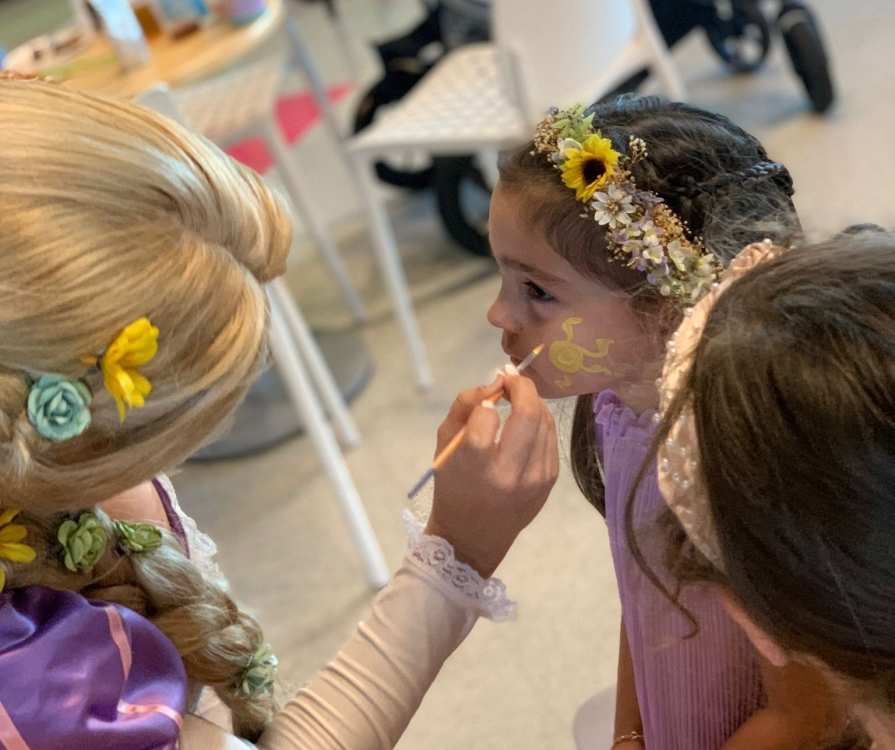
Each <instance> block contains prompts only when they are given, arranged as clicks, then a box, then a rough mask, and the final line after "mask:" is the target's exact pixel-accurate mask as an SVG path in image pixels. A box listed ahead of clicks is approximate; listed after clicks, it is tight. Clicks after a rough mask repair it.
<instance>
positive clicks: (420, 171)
mask: <svg viewBox="0 0 895 750" xmlns="http://www.w3.org/2000/svg"><path fill="white" fill-rule="evenodd" d="M393 101H395V97H394V96H393V95H391V96H390V92H388V91H387V90H386V89H385V88H384V87H383V86H382V83H381V82H380V83H378V84H376V85H375V86H373V88H371V89H370V90H369V91H368V92H367V93H366V95H365V96H364V98H363V99H361V102H360V104H359V105H358V107H357V113H356V114H355V117H354V132H355V133H359V132H360V131H361V130H363V129H364V128H365V127H367V126H368V125H369V124H370V123H372V122H373V119H374V118H375V117H376V112H377V111H378V110H379V109H380V107H382V106H383V105H388V104H390V103H391V102H393ZM418 161H419V160H414V161H413V162H412V163H408V164H403V163H400V162H394V161H389V162H384V161H378V162H376V176H377V177H378V178H379V179H380V180H382V181H383V182H387V183H388V184H389V185H394V186H395V187H400V188H407V189H408V190H423V189H424V188H427V187H429V186H430V185H431V184H432V177H433V174H434V172H435V170H434V168H433V167H432V165H431V163H430V162H426V163H422V164H420V163H417V162H418Z"/></svg>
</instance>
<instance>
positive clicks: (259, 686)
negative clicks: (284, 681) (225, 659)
mask: <svg viewBox="0 0 895 750" xmlns="http://www.w3.org/2000/svg"><path fill="white" fill-rule="evenodd" d="M277 664H278V661H277V657H276V656H275V655H274V652H273V649H272V648H271V647H270V644H269V643H264V644H262V645H261V646H259V647H258V649H257V650H256V651H255V653H254V654H252V658H251V660H250V661H249V663H248V666H246V668H245V671H244V672H243V673H242V679H241V680H240V682H239V685H238V686H237V688H236V692H238V693H239V694H240V695H242V696H245V697H247V698H251V697H253V696H256V695H260V694H261V693H266V692H267V691H268V690H270V688H271V686H272V685H273V683H274V681H275V680H276V679H277Z"/></svg>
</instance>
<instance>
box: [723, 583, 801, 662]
mask: <svg viewBox="0 0 895 750" xmlns="http://www.w3.org/2000/svg"><path fill="white" fill-rule="evenodd" d="M721 602H722V603H723V605H724V609H725V610H726V612H727V614H728V615H730V619H732V620H733V621H734V622H735V623H736V624H737V625H739V626H740V627H741V628H742V629H743V630H744V631H745V633H746V635H747V636H749V640H750V641H752V645H753V646H755V648H756V649H757V650H758V653H760V654H761V655H762V656H763V657H764V658H765V659H767V660H768V661H769V662H770V663H771V664H772V665H774V666H775V667H783V666H786V664H787V662H789V656H788V655H787V653H786V651H784V650H783V648H782V647H781V646H780V644H779V643H777V641H775V640H774V639H773V638H772V637H771V636H770V635H768V634H767V633H766V632H765V631H764V630H762V629H761V628H760V627H759V626H758V625H756V624H755V621H754V620H753V619H752V618H751V617H750V616H749V614H748V613H747V612H746V610H745V608H744V607H743V605H742V603H741V602H740V600H739V599H737V598H736V597H735V596H734V595H733V594H731V593H730V592H729V591H727V590H726V589H724V590H723V591H722V592H721Z"/></svg>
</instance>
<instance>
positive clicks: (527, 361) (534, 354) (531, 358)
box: [517, 344, 544, 372]
mask: <svg viewBox="0 0 895 750" xmlns="http://www.w3.org/2000/svg"><path fill="white" fill-rule="evenodd" d="M543 349H544V345H543V344H538V345H537V346H536V347H535V348H534V349H533V350H532V352H531V354H529V355H528V356H527V357H526V358H525V359H523V360H522V362H520V363H519V367H518V368H517V371H518V372H522V371H523V370H524V369H525V368H526V367H528V366H529V365H530V364H531V363H532V362H534V359H535V357H537V356H538V355H539V354H540V353H541V351H542V350H543Z"/></svg>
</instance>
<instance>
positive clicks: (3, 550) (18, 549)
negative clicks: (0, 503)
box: [0, 510, 36, 591]
mask: <svg viewBox="0 0 895 750" xmlns="http://www.w3.org/2000/svg"><path fill="white" fill-rule="evenodd" d="M18 513H19V511H17V510H4V511H3V512H2V513H0V557H2V558H3V559H4V560H9V561H10V562H22V563H30V562H32V561H33V560H34V558H35V556H36V553H35V551H34V550H33V549H31V547H29V546H28V545H27V544H21V541H22V540H23V539H24V538H25V536H26V535H27V534H28V529H26V528H25V527H24V526H22V525H21V524H18V523H10V521H12V519H13V518H15V517H16V516H17V515H18ZM5 586H6V571H5V570H4V569H3V568H2V567H0V591H3V588H4V587H5Z"/></svg>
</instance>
